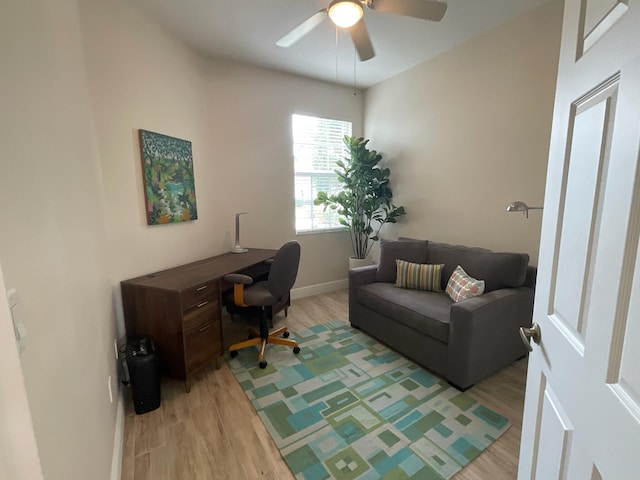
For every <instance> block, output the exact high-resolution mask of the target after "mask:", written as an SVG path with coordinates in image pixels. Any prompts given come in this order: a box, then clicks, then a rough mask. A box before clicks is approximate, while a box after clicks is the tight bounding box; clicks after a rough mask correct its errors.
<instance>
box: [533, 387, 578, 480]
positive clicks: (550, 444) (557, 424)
mask: <svg viewBox="0 0 640 480" xmlns="http://www.w3.org/2000/svg"><path fill="white" fill-rule="evenodd" d="M546 380H547V379H546V378H544V377H543V378H542V381H541V382H540V385H541V386H543V391H542V392H541V393H542V395H541V397H540V398H541V399H542V401H541V402H540V405H541V407H542V408H541V409H540V413H539V420H538V424H539V427H540V428H539V434H538V437H539V438H540V439H544V442H545V450H544V452H547V451H552V452H554V454H553V455H552V456H548V455H544V454H543V455H541V454H540V451H538V454H537V458H536V460H535V469H534V471H533V472H532V473H533V475H532V477H531V478H547V479H553V478H558V479H560V478H564V477H565V472H566V467H567V459H568V455H569V448H570V445H571V437H572V434H573V424H572V423H571V420H570V419H569V416H568V415H567V413H566V412H565V410H564V408H563V406H562V403H561V402H560V400H559V399H558V397H557V396H556V394H555V393H554V391H553V389H552V388H551V386H550V385H549V384H548V382H547V381H546Z"/></svg>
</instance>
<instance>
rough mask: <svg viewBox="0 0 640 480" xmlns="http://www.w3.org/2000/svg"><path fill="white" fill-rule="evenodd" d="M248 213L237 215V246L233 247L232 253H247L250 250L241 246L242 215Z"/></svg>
mask: <svg viewBox="0 0 640 480" xmlns="http://www.w3.org/2000/svg"><path fill="white" fill-rule="evenodd" d="M245 213H247V212H240V213H236V246H235V247H233V249H232V250H231V253H246V252H248V250H247V249H246V248H242V247H241V246H240V215H244V214H245Z"/></svg>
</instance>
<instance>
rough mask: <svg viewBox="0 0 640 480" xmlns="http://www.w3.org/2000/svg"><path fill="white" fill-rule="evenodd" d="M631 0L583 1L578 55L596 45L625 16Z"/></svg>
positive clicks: (578, 56)
mask: <svg viewBox="0 0 640 480" xmlns="http://www.w3.org/2000/svg"><path fill="white" fill-rule="evenodd" d="M628 4H629V0H583V2H582V9H581V15H580V17H581V18H580V25H579V29H578V32H579V33H580V38H579V40H578V55H577V56H576V58H580V57H581V56H582V55H583V54H584V52H586V51H587V50H589V49H590V48H591V47H592V46H593V45H595V44H596V43H597V42H598V40H600V38H602V37H603V36H604V35H605V34H606V33H607V32H608V31H609V30H610V29H611V28H612V27H613V26H614V25H615V24H616V23H617V22H618V20H620V19H621V18H622V17H623V16H624V14H625V13H626V12H627V9H628Z"/></svg>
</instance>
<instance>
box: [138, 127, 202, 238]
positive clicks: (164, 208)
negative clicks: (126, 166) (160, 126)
mask: <svg viewBox="0 0 640 480" xmlns="http://www.w3.org/2000/svg"><path fill="white" fill-rule="evenodd" d="M139 132H140V151H141V156H142V173H143V177H144V193H145V203H146V212H147V223H148V224H149V225H160V224H165V223H177V222H186V221H189V220H195V219H197V218H198V209H197V207H196V188H195V182H194V177H193V155H192V153H191V142H189V141H187V140H181V139H179V138H174V137H169V136H167V135H162V134H160V133H155V132H150V131H148V130H142V129H141V130H140V131H139Z"/></svg>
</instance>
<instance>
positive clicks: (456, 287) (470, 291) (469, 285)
mask: <svg viewBox="0 0 640 480" xmlns="http://www.w3.org/2000/svg"><path fill="white" fill-rule="evenodd" d="M446 292H447V295H449V296H450V297H451V300H453V301H454V302H456V303H458V302H461V301H462V300H466V299H467V298H473V297H477V296H478V295H482V294H483V293H484V280H476V279H475V278H473V277H470V276H469V275H467V272H465V271H464V270H463V268H462V267H461V266H460V265H458V266H457V267H456V269H455V270H454V271H453V273H452V274H451V278H449V281H448V282H447V288H446Z"/></svg>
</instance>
